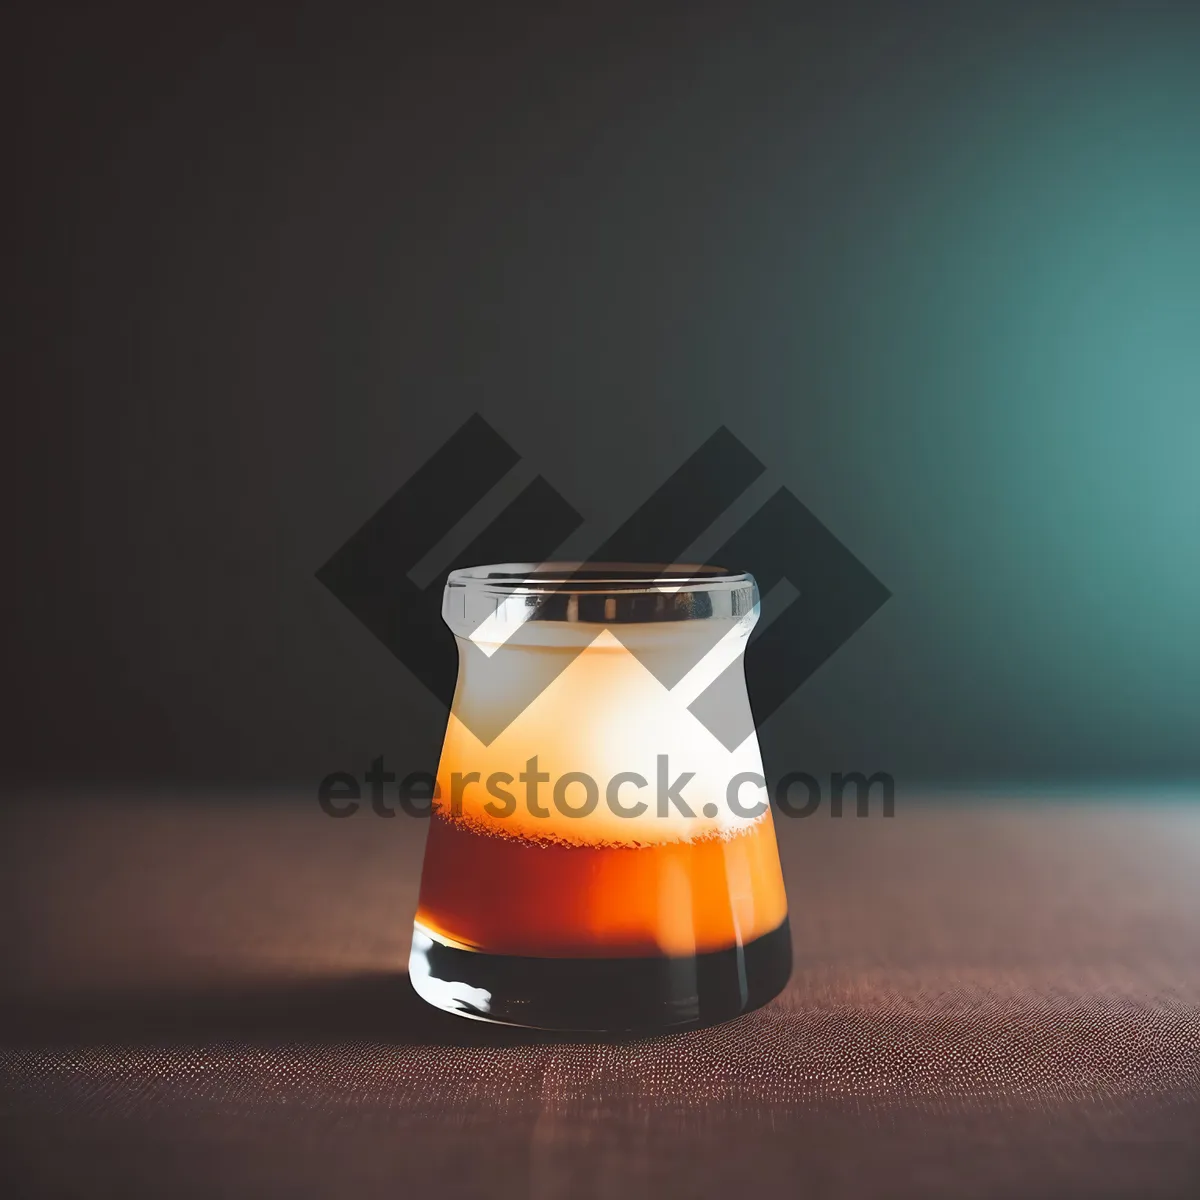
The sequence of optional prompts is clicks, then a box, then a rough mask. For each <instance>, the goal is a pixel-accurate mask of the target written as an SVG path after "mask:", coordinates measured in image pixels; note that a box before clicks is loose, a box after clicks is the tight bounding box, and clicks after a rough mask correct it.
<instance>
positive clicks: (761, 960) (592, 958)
mask: <svg viewBox="0 0 1200 1200" xmlns="http://www.w3.org/2000/svg"><path fill="white" fill-rule="evenodd" d="M416 928H417V936H416V937H415V938H414V951H413V953H414V962H415V963H417V964H418V966H417V969H419V970H420V971H422V972H425V973H428V974H430V975H435V976H440V977H441V978H442V979H448V980H453V981H456V982H457V983H461V984H469V985H470V990H469V991H468V992H467V993H466V994H465V995H459V996H457V997H456V998H455V999H454V1000H453V1001H452V1002H451V1003H442V1007H448V1008H451V1009H452V1010H453V1011H457V1012H459V1013H462V1014H465V1015H468V1016H477V1017H481V1018H483V1019H488V1020H494V1021H502V1022H509V1023H515V1024H522V1025H532V1026H536V1027H541V1028H548V1029H652V1028H664V1027H680V1026H689V1025H698V1024H705V1023H709V1022H712V1021H719V1020H725V1019H728V1018H729V1017H732V1016H736V1015H737V1014H738V1013H740V1012H744V1011H747V1010H749V1009H752V1008H756V1007H758V1006H759V1005H761V1004H763V1003H765V1002H766V1001H767V1000H769V999H771V998H772V997H773V996H774V995H776V994H777V993H778V992H779V990H780V989H781V988H782V987H783V985H784V983H785V982H786V981H787V977H788V974H789V972H790V969H791V939H790V934H789V931H788V926H787V905H786V900H785V897H784V891H783V880H782V877H781V873H780V869H779V856H778V852H777V850H776V846H775V834H774V829H773V827H772V825H771V821H770V817H769V815H768V816H767V817H766V818H765V819H764V820H761V821H759V822H757V823H755V824H754V825H753V826H752V827H751V828H750V829H748V830H746V831H744V832H740V833H737V834H735V835H733V836H725V837H722V836H709V837H703V838H699V839H697V840H694V841H684V842H667V843H660V844H656V845H625V846H618V845H584V844H572V843H569V842H564V841H551V840H532V839H530V838H528V837H512V836H506V835H502V834H496V833H492V832H478V831H476V830H474V829H472V828H471V826H470V825H468V824H467V823H465V822H462V821H461V820H452V819H447V818H445V817H442V816H437V815H435V816H434V817H433V818H432V820H431V821H430V830H429V841H428V843H427V848H426V857H425V869H424V875H423V882H422V887H421V896H420V903H419V908H418V912H417V926H416ZM414 981H415V973H414ZM481 997H486V999H483V998H481ZM427 998H428V997H427Z"/></svg>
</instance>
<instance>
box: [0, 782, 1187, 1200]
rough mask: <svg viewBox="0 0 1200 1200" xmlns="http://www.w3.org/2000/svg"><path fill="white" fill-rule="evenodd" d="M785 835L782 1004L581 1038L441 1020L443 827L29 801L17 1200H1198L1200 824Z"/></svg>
mask: <svg viewBox="0 0 1200 1200" xmlns="http://www.w3.org/2000/svg"><path fill="white" fill-rule="evenodd" d="M779 829H780V841H781V847H782V854H783V857H784V866H785V872H786V877H787V884H788V893H789V899H790V903H791V918H792V929H793V931H794V937H795V950H796V969H795V973H794V975H793V977H792V981H791V984H790V986H789V987H788V989H787V991H786V992H785V993H784V995H783V996H781V997H780V998H779V999H778V1000H776V1001H775V1002H773V1003H772V1004H770V1005H769V1006H768V1007H766V1008H765V1009H762V1010H760V1011H759V1012H756V1013H752V1014H749V1015H747V1016H745V1017H743V1018H741V1019H739V1020H736V1021H734V1022H732V1023H730V1024H727V1025H723V1026H720V1027H717V1028H713V1029H708V1030H702V1031H699V1032H691V1033H682V1034H672V1035H667V1036H663V1037H657V1038H646V1039H641V1040H619V1039H613V1040H610V1041H594V1040H582V1039H580V1040H562V1039H556V1038H553V1037H549V1036H540V1035H536V1034H524V1033H520V1032H513V1031H506V1030H503V1029H498V1028H494V1027H490V1026H486V1025H481V1024H478V1023H474V1022H468V1021H462V1020H458V1019H455V1018H453V1017H449V1016H446V1015H444V1014H441V1013H437V1012H435V1011H433V1010H431V1009H428V1008H427V1007H425V1006H424V1005H422V1004H421V1002H420V1001H419V1000H417V999H416V997H415V996H414V995H413V994H412V992H411V989H410V988H409V986H408V982H407V979H406V977H405V976H404V974H403V969H404V965H405V962H406V960H407V954H408V945H409V934H410V929H411V918H412V911H413V907H414V904H415V900H416V889H417V880H418V873H419V869H420V852H421V842H422V838H423V830H422V829H421V828H420V826H419V823H417V822H413V821H412V820H410V819H407V818H403V817H401V818H399V819H396V820H393V821H385V820H382V819H379V818H376V817H374V816H371V815H369V814H359V815H358V816H356V817H354V818H351V819H348V820H343V821H335V820H331V819H329V818H327V817H325V816H324V815H322V814H321V813H320V812H319V810H318V809H317V807H316V804H315V802H308V801H304V800H297V799H295V798H290V799H289V798H286V797H264V796H251V795H241V796H238V795H227V796H220V797H217V796H193V797H177V796H168V795H159V796H145V795H143V796H141V797H137V798H128V797H126V798H119V799H116V798H112V797H91V798H88V799H87V800H86V801H79V800H72V799H70V798H68V797H65V796H53V795H48V794H43V795H36V796H18V797H13V798H12V803H11V804H10V805H9V810H8V812H7V814H6V815H5V816H4V829H3V832H4V847H3V861H4V868H5V892H6V899H7V901H8V906H7V915H6V927H5V931H4V943H5V944H4V947H3V949H4V964H5V978H4V982H3V997H2V1012H0V1019H2V1024H0V1043H2V1045H0V1118H2V1119H0V1130H2V1135H0V1136H2V1143H0V1153H2V1155H3V1171H4V1174H5V1176H6V1177H7V1178H8V1179H9V1180H10V1181H11V1182H12V1183H15V1184H16V1185H17V1186H16V1188H15V1190H13V1189H12V1188H11V1187H10V1189H9V1191H8V1194H11V1195H70V1196H92V1195H113V1196H128V1195H131V1194H134V1195H140V1194H145V1195H155V1196H159V1195H174V1196H179V1195H183V1196H191V1195H196V1196H208V1195H223V1196H247V1197H249V1196H254V1197H260V1196H275V1195H279V1196H336V1197H374V1196H381V1197H382V1196H387V1197H390V1198H394V1197H397V1196H404V1195H418V1196H419V1195H426V1194H429V1193H432V1192H433V1191H435V1190H440V1191H443V1192H445V1193H446V1194H448V1195H453V1196H457V1195H480V1196H483V1195H486V1196H489V1197H494V1196H509V1195H513V1196H518V1195H532V1196H571V1197H589V1196H597V1197H607V1196H613V1197H620V1198H621V1200H634V1198H636V1197H640V1196H648V1195H654V1196H674V1195H678V1196H711V1197H721V1198H722V1200H728V1198H729V1197H731V1196H763V1195H788V1196H813V1197H820V1196H860V1195H861V1196H868V1195H869V1196H913V1197H930V1196H938V1197H941V1196H946V1197H951V1196H953V1197H966V1196H989V1197H993V1196H994V1197H1009V1196H1011V1197H1031V1196H1032V1197H1042V1196H1045V1197H1068V1196H1088V1197H1091V1196H1130V1197H1155V1196H1179V1197H1196V1196H1200V808H1196V807H1189V806H1186V805H1177V806H1170V805H1153V804H1148V803H1142V804H1141V805H1140V806H1139V805H1138V803H1137V802H1136V801H1135V800H1133V799H1131V800H1128V801H1125V802H1110V803H1107V804H1103V805H1087V804H1078V803H1075V804H1042V805H1038V804H1033V803H1023V804H1011V803H1008V804H1006V803H1003V802H1000V801H992V802H990V803H987V804H985V803H983V802H981V801H978V800H976V801H970V800H967V801H964V802H962V803H959V804H952V803H949V802H947V803H942V804H933V805H923V804H918V803H915V802H913V801H911V800H909V801H907V802H906V801H905V800H904V798H903V797H901V798H900V800H899V802H898V806H897V814H896V816H895V817H894V818H893V819H891V820H887V819H883V818H881V817H879V816H875V817H872V818H869V819H866V820H862V819H857V818H854V817H845V818H843V819H841V820H834V819H831V818H830V817H829V816H828V814H827V813H822V814H818V815H816V816H814V817H812V818H810V819H808V820H805V821H783V820H781V821H780V822H779Z"/></svg>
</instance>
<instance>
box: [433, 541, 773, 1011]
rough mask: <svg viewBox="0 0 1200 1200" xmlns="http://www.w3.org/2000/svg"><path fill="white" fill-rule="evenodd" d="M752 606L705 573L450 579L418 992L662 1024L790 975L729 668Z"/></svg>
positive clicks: (507, 568) (749, 733) (746, 719)
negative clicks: (442, 723)
mask: <svg viewBox="0 0 1200 1200" xmlns="http://www.w3.org/2000/svg"><path fill="white" fill-rule="evenodd" d="M758 612H759V596H758V588H757V586H756V584H755V582H754V579H753V578H752V577H751V576H750V575H746V574H737V573H735V572H731V571H726V570H723V569H721V568H716V567H708V566H695V567H692V566H683V567H679V566H675V567H673V568H671V569H670V570H669V571H663V570H661V569H658V568H654V567H643V566H637V565H630V564H588V565H586V566H580V565H579V564H571V563H567V564H542V565H538V566H534V565H527V564H511V563H510V564H502V565H498V566H488V567H476V568H470V569H466V570H460V571H455V572H453V573H452V574H451V575H450V577H449V579H448V580H447V584H446V590H445V595H444V599H443V607H442V614H443V617H444V619H445V621H446V623H447V624H448V625H449V627H450V629H451V630H452V632H453V633H454V636H455V638H456V641H457V644H458V651H459V672H458V682H457V687H456V690H455V695H454V701H453V705H452V708H451V712H450V716H449V720H448V724H447V729H446V735H445V741H444V743H443V748H442V754H441V759H440V762H439V766H438V775H437V789H436V791H435V799H434V804H433V812H432V814H431V818H430V822H429V835H428V841H427V843H426V849H425V859H424V865H423V869H422V875H421V890H420V899H419V902H418V909H417V914H416V920H415V923H414V927H413V942H412V954H411V958H410V962H409V975H410V978H411V981H412V984H413V987H414V988H415V989H416V991H417V992H418V993H419V994H420V995H421V996H422V997H423V998H424V999H425V1000H427V1001H428V1002H429V1003H430V1004H433V1005H435V1006H437V1007H438V1008H442V1009H445V1010H446V1011H448V1012H452V1013H457V1014H459V1015H462V1016H466V1017H473V1018H477V1019H481V1020H487V1021H495V1022H500V1023H504V1024H510V1025H520V1026H526V1027H530V1028H538V1029H555V1030H581V1031H582V1030H597V1031H598V1030H654V1029H663V1028H679V1027H687V1026H694V1025H701V1024H709V1023H712V1022H716V1021H721V1020H726V1019H728V1018H731V1017H734V1016H736V1015H738V1014H739V1013H742V1012H746V1011H747V1010H749V1009H752V1008H756V1007H758V1006H759V1005H762V1004H764V1003H766V1002H767V1001H768V1000H770V999H771V998H772V997H774V996H775V995H777V994H778V993H779V992H780V991H781V990H782V988H783V986H784V984H785V983H786V982H787V979H788V976H789V974H790V971H791V938H790V934H789V930H788V920H787V900H786V897H785V894H784V887H783V877H782V873H781V871H780V865H779V853H778V849H777V846H776V841H775V830H774V825H773V824H772V819H771V811H770V808H769V805H768V804H767V792H766V782H765V780H764V779H763V777H762V770H763V769H762V761H761V758H760V754H759V748H758V741H757V738H756V736H755V734H754V726H753V719H752V717H751V712H750V705H749V699H748V697H747V694H746V684H745V672H744V664H743V655H744V651H745V646H746V640H747V638H748V637H749V634H750V631H751V629H752V627H753V625H754V623H755V621H756V620H757V618H758ZM702 718H703V719H702Z"/></svg>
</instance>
